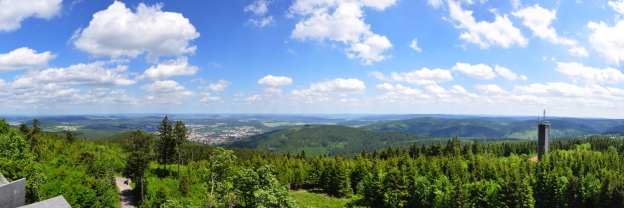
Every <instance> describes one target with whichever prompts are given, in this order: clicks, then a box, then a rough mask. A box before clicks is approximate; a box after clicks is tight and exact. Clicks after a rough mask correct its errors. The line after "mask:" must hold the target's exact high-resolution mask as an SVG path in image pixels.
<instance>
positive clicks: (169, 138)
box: [158, 116, 175, 170]
mask: <svg viewBox="0 0 624 208" xmlns="http://www.w3.org/2000/svg"><path fill="white" fill-rule="evenodd" d="M158 132H159V133H160V140H159V141H158V157H159V161H158V162H160V163H161V164H162V165H163V169H165V170H166V169H167V164H168V163H169V162H170V161H171V158H172V156H173V154H175V141H174V139H173V127H172V125H171V122H169V118H168V117H167V116H165V118H163V120H162V121H161V122H160V124H159V125H158Z"/></svg>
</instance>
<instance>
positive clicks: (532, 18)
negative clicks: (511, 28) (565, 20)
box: [511, 4, 576, 46]
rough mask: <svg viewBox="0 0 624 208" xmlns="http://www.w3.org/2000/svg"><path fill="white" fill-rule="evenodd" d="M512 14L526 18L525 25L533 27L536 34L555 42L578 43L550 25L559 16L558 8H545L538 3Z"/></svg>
mask: <svg viewBox="0 0 624 208" xmlns="http://www.w3.org/2000/svg"><path fill="white" fill-rule="evenodd" d="M511 14H512V15H514V16H516V17H520V18H522V19H524V22H523V24H524V26H527V27H528V28H529V29H531V30H532V31H533V35H534V36H537V37H539V38H541V39H544V40H548V41H549V42H551V43H554V44H563V45H570V46H572V45H576V41H575V40H572V39H569V38H564V37H559V36H557V32H555V29H554V28H552V27H551V26H550V23H551V22H552V21H553V20H554V19H556V18H557V10H548V9H544V8H542V7H540V6H539V5H538V4H536V5H535V6H532V7H527V8H524V9H522V10H520V11H516V12H512V13H511Z"/></svg>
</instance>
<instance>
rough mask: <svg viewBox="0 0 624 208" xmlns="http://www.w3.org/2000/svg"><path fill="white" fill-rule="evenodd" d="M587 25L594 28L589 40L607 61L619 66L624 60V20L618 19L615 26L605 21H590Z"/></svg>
mask: <svg viewBox="0 0 624 208" xmlns="http://www.w3.org/2000/svg"><path fill="white" fill-rule="evenodd" d="M587 27H588V28H589V29H591V30H593V33H592V34H591V35H590V36H589V42H590V43H591V45H592V47H593V48H594V50H596V51H597V52H598V53H599V54H600V55H602V56H603V57H604V58H605V60H606V61H607V63H609V64H614V65H617V66H619V65H620V61H622V60H624V36H622V35H616V34H624V20H620V21H618V22H617V23H616V24H615V26H613V27H610V26H609V25H607V24H606V23H604V22H602V21H601V22H600V23H596V22H592V21H590V22H589V23H588V24H587Z"/></svg>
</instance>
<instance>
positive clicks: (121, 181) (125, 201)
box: [115, 177, 134, 208]
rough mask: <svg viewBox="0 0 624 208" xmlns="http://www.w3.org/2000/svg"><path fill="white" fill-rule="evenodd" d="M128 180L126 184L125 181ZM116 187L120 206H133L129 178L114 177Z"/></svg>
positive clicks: (128, 207) (122, 207) (126, 207)
mask: <svg viewBox="0 0 624 208" xmlns="http://www.w3.org/2000/svg"><path fill="white" fill-rule="evenodd" d="M125 181H128V184H126V183H125ZM115 182H116V183H117V188H118V189H119V193H120V197H121V206H120V207H121V208H134V200H133V199H132V188H130V179H127V178H120V177H115Z"/></svg>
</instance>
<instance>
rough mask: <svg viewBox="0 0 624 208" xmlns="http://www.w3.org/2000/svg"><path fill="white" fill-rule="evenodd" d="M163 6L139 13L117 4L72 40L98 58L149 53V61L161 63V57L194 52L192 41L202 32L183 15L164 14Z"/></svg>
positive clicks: (141, 6) (144, 7) (143, 8)
mask: <svg viewBox="0 0 624 208" xmlns="http://www.w3.org/2000/svg"><path fill="white" fill-rule="evenodd" d="M162 6H163V5H162V4H156V5H153V6H147V5H145V4H143V3H140V4H139V5H138V7H137V8H136V12H132V11H131V10H130V9H128V8H126V5H125V4H124V3H121V2H118V1H115V2H114V3H113V4H112V5H110V6H109V7H108V8H107V9H106V10H102V11H99V12H97V13H95V14H93V19H92V20H91V22H90V23H89V26H88V27H87V28H85V29H84V30H82V31H77V33H76V34H75V35H74V37H72V40H74V45H75V46H76V48H78V49H80V50H83V51H86V52H88V53H90V54H91V55H94V56H96V57H99V56H110V57H111V58H117V57H121V56H128V57H130V58H135V57H137V56H138V55H140V54H143V53H144V52H147V56H146V59H147V60H148V61H150V62H157V61H158V57H159V56H165V55H176V56H181V55H183V54H188V53H194V52H195V50H196V49H197V47H196V46H189V42H190V41H191V40H193V39H196V38H198V37H199V33H198V32H197V31H196V30H195V27H194V26H193V25H192V24H191V23H190V22H189V20H188V19H187V18H185V17H184V16H182V14H180V13H175V12H163V11H162V10H161V9H162Z"/></svg>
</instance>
